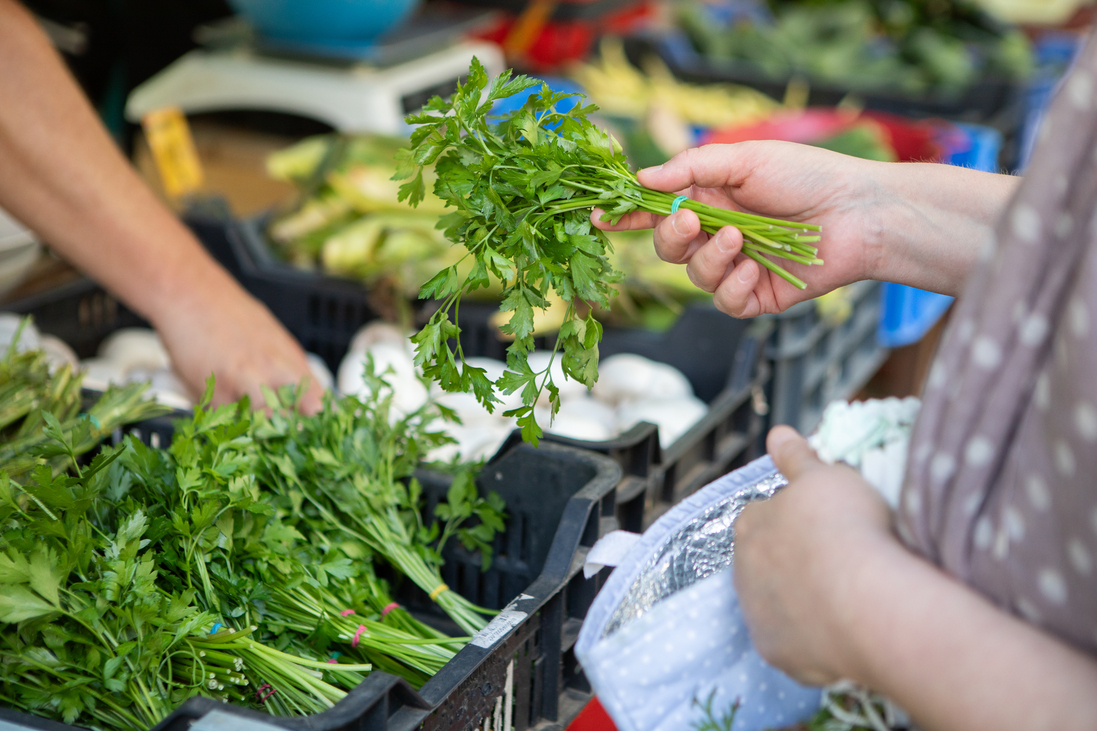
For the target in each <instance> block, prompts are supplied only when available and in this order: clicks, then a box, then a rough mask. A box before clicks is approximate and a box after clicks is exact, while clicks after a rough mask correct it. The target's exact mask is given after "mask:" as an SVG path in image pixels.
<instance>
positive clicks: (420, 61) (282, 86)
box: [126, 13, 505, 135]
mask: <svg viewBox="0 0 1097 731" xmlns="http://www.w3.org/2000/svg"><path fill="white" fill-rule="evenodd" d="M490 17H491V15H490V14H487V15H485V14H483V13H478V14H476V15H474V16H472V17H469V16H468V15H467V14H465V15H462V16H459V17H458V18H450V17H445V16H443V17H441V18H438V17H436V18H420V19H414V20H412V21H411V22H409V23H408V24H407V25H405V26H404V27H403V28H401V29H399V30H397V31H395V32H393V33H391V34H389V35H387V36H385V37H383V38H382V39H380V40H378V41H377V42H374V43H363V44H354V43H340V44H324V45H313V44H300V43H297V44H289V43H273V42H270V41H263V40H261V39H256V38H253V37H248V34H247V33H243V34H242V33H241V32H240V30H239V28H240V26H239V25H231V26H226V27H225V28H223V29H216V28H215V29H212V32H210V33H209V34H208V35H207V39H208V47H206V48H200V49H198V50H195V51H191V52H190V53H188V54H186V55H185V56H183V57H182V58H180V59H179V60H177V61H176V62H175V63H173V64H172V65H171V66H169V67H168V68H166V69H164V70H163V71H161V72H160V73H159V74H157V75H156V76H154V77H152V78H151V79H149V80H148V81H146V82H145V83H143V84H141V85H140V86H138V87H137V88H136V89H134V90H133V92H132V93H131V94H130V97H129V99H128V100H127V103H126V117H127V118H128V119H129V120H130V121H131V122H134V123H139V122H140V121H141V120H142V119H143V118H144V117H145V115H146V114H148V113H149V112H152V111H154V110H156V109H161V108H164V107H169V106H175V107H179V108H180V109H182V111H183V112H184V113H185V114H194V113H201V112H224V111H268V112H281V113H285V114H294V115H297V116H301V117H307V118H310V119H315V120H318V121H320V122H323V123H325V124H328V125H330V126H331V127H333V128H334V129H335V130H337V131H340V132H375V133H380V134H394V135H399V134H406V133H407V130H408V127H407V125H406V124H405V122H404V116H405V115H407V114H409V113H411V112H415V111H417V110H419V109H420V108H421V107H422V106H423V105H424V104H425V103H426V102H427V101H428V100H429V99H430V98H431V97H432V96H434V95H439V96H447V95H449V94H451V93H452V92H453V91H454V90H455V89H456V86H457V82H458V81H459V80H461V79H463V78H464V77H465V76H466V74H467V73H468V68H469V64H470V63H471V61H472V59H473V57H476V58H478V59H479V60H480V62H481V63H482V64H484V67H485V68H486V69H487V71H488V74H489V75H495V74H498V73H500V72H502V71H503V70H504V68H505V62H504V59H503V53H502V50H501V49H500V48H499V47H498V46H497V45H495V44H493V43H487V42H483V41H473V40H464V39H463V36H464V35H465V34H466V33H467V32H468V31H469V30H470V29H471V28H473V27H476V26H478V25H480V24H482V23H483V22H485V18H490ZM226 29H227V30H226Z"/></svg>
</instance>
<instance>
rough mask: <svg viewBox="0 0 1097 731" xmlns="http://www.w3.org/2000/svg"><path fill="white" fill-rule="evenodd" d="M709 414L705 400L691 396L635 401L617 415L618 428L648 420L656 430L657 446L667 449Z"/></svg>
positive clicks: (621, 428) (622, 429) (629, 426)
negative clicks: (656, 427)
mask: <svg viewBox="0 0 1097 731" xmlns="http://www.w3.org/2000/svg"><path fill="white" fill-rule="evenodd" d="M707 413H708V406H707V405H706V404H705V402H704V401H701V400H700V399H698V398H696V397H694V396H679V397H677V398H663V399H648V400H645V401H634V402H632V403H629V404H626V405H625V406H623V407H622V408H621V409H620V410H619V411H618V413H617V427H618V429H619V430H620V431H625V430H627V429H629V428H631V427H632V426H633V425H635V424H636V423H637V422H641V421H648V422H651V423H652V424H655V425H656V426H658V427H659V444H660V445H661V446H662V447H664V448H665V447H669V446H670V445H671V444H674V442H676V441H678V439H680V438H681V437H682V435H684V434H685V433H686V432H687V431H689V430H690V428H692V427H693V425H694V424H696V423H697V422H698V421H700V420H701V419H703V418H704V417H705V414H707Z"/></svg>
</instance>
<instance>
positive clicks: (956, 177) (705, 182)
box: [595, 142, 1019, 317]
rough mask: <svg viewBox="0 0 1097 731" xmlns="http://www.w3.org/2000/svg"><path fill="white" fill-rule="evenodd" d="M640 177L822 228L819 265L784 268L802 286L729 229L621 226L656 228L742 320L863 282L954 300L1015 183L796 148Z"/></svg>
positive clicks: (662, 243) (760, 149)
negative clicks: (762, 263) (765, 264)
mask: <svg viewBox="0 0 1097 731" xmlns="http://www.w3.org/2000/svg"><path fill="white" fill-rule="evenodd" d="M638 178H639V180H640V182H641V183H643V184H644V185H646V186H648V187H650V188H654V189H655V190H662V191H671V192H681V193H682V194H683V195H688V196H690V197H691V198H695V199H697V200H700V201H703V202H705V203H709V204H712V205H716V206H723V207H729V208H736V209H740V210H743V211H747V212H749V213H755V214H759V215H764V216H769V217H773V218H779V219H782V220H793V221H802V222H805V223H813V224H818V225H821V226H822V227H823V239H822V242H821V243H820V244H819V252H820V253H819V255H820V257H822V258H823V260H824V261H825V262H826V263H825V264H823V265H822V266H812V267H806V266H803V265H799V264H792V263H782V265H783V266H785V267H786V268H788V269H789V271H791V272H792V273H794V274H796V275H797V276H798V277H800V278H801V279H803V280H804V281H805V282H807V283H808V288H807V289H806V290H804V291H801V290H798V289H796V288H795V287H793V286H792V285H790V284H789V283H788V282H786V281H784V280H783V279H781V278H780V277H778V276H776V275H774V274H772V273H770V272H768V271H764V270H762V269H761V267H759V266H758V264H757V263H756V262H754V261H752V260H750V259H748V258H746V257H745V256H743V255H742V254H741V253H740V249H741V247H742V236H741V235H740V234H739V232H738V231H737V230H736V229H734V228H731V227H728V228H725V229H722V230H721V231H720V233H718V234H717V235H716V236H713V237H710V236H709V235H708V234H705V233H703V232H701V230H700V222H699V221H698V219H697V214H695V213H694V212H692V211H689V210H685V209H683V210H681V211H679V212H678V213H676V214H674V215H672V216H669V217H666V218H660V217H657V216H653V215H652V214H649V213H634V214H631V215H630V216H628V217H626V218H625V219H623V220H622V221H621V222H620V223H619V224H618V225H617V226H616V227H610V226H608V225H607V224H606V223H604V222H601V221H598V218H599V215H600V212H599V211H595V220H596V223H597V224H598V225H599V226H601V227H602V228H607V229H608V228H618V229H620V228H650V227H652V226H654V227H655V243H656V249H657V250H658V252H659V255H660V256H661V257H662V258H664V259H666V260H667V261H670V262H674V263H686V264H687V270H688V272H689V274H690V278H691V279H692V280H693V282H694V283H695V284H697V286H698V287H700V288H702V289H704V290H706V291H708V292H712V293H713V294H714V299H715V302H716V305H717V306H718V307H719V308H720V309H722V310H723V311H725V312H727V313H728V314H731V315H734V316H735V317H754V316H756V315H759V314H764V313H773V312H781V311H783V310H785V309H787V308H788V307H790V306H791V305H793V304H795V303H796V302H800V301H802V300H805V299H809V298H811V297H815V296H818V295H820V294H823V293H825V292H829V291H830V290H832V289H835V288H837V287H840V286H842V285H845V284H850V283H852V282H855V281H858V280H861V279H877V280H881V281H888V282H898V283H900V284H909V285H911V286H914V287H918V288H920V289H928V290H930V291H934V292H941V293H944V294H950V295H956V294H958V293H959V292H960V289H961V288H962V286H963V283H964V281H965V279H966V278H967V275H968V273H969V272H970V271H971V268H972V266H973V264H974V263H975V261H976V259H977V257H978V249H979V246H980V245H981V244H982V243H983V242H984V241H986V240H987V237H988V236H989V235H990V232H991V230H992V227H993V226H994V224H995V222H996V221H997V218H998V215H999V214H1000V213H1001V211H1002V210H1003V209H1004V207H1005V204H1006V202H1007V201H1008V200H1009V198H1010V196H1012V194H1013V191H1014V190H1015V189H1016V186H1017V183H1018V182H1019V179H1018V178H1015V177H1012V176H1009V175H995V174H992V173H982V172H977V171H974V170H968V169H965V168H958V167H953V166H949V165H939V164H929V163H925V164H924V163H883V162H874V161H868V160H860V159H858V158H853V157H849V156H847V155H841V154H839V153H836V152H830V151H827V150H822V149H819V148H816V147H809V146H805V145H797V144H793V143H789V142H743V143H739V144H735V145H707V146H705V147H700V148H696V149H692V150H687V151H686V152H683V153H681V154H680V155H677V156H676V157H674V159H672V160H670V161H669V162H667V163H666V164H664V165H662V166H660V167H657V168H647V169H645V170H641V171H640V173H639V174H638Z"/></svg>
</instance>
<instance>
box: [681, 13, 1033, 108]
mask: <svg viewBox="0 0 1097 731" xmlns="http://www.w3.org/2000/svg"><path fill="white" fill-rule="evenodd" d="M768 5H769V6H770V10H771V11H772V16H773V17H772V18H771V19H767V20H770V21H771V22H764V21H763V20H762V19H760V18H759V17H758V16H757V15H756V16H755V17H754V18H752V20H750V21H743V20H740V21H739V22H733V23H726V22H722V21H721V20H720V19H719V18H717V17H716V14H714V13H713V12H711V11H710V9H709V8H708V7H706V5H705V4H704V3H701V2H690V3H686V4H684V5H683V6H682V7H681V9H680V10H679V14H678V15H679V18H678V20H679V23H680V25H681V26H682V28H683V30H685V31H686V33H687V35H688V36H689V37H690V40H691V41H692V42H693V45H694V46H695V47H696V48H697V50H698V51H699V52H700V53H702V54H703V55H705V56H707V57H709V58H712V59H715V60H717V61H733V62H735V63H736V64H739V65H740V66H741V67H745V68H747V69H748V70H752V71H754V72H756V73H757V72H760V73H761V74H762V75H764V76H768V77H770V78H772V79H774V80H785V79H788V78H789V77H790V76H792V75H794V74H795V75H807V76H808V77H809V79H811V80H812V81H816V82H823V83H831V84H841V85H843V86H845V87H847V88H850V89H852V90H855V91H884V92H890V93H894V92H895V91H899V92H905V93H907V94H909V95H924V94H926V93H928V92H941V93H944V94H948V95H952V96H956V95H958V94H959V93H960V92H961V91H962V90H963V89H965V88H966V87H968V86H970V85H971V84H972V83H974V82H976V81H978V80H979V79H980V78H982V77H990V78H997V79H1002V78H1004V79H1024V78H1025V77H1027V76H1028V75H1029V74H1030V73H1031V72H1032V69H1033V66H1034V62H1033V54H1032V48H1031V44H1030V43H1029V41H1028V39H1027V38H1026V37H1025V35H1024V33H1022V32H1021V31H1020V30H1017V29H1010V28H1007V27H1005V26H1003V25H1001V24H999V23H997V22H995V21H994V20H993V19H992V18H990V16H988V15H987V14H986V13H985V12H983V11H982V10H981V9H980V8H979V7H978V5H977V4H976V3H974V2H971V1H970V0H934V1H933V2H925V0H770V2H769V3H768Z"/></svg>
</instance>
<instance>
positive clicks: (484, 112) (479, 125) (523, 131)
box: [395, 59, 822, 444]
mask: <svg viewBox="0 0 1097 731" xmlns="http://www.w3.org/2000/svg"><path fill="white" fill-rule="evenodd" d="M540 84H541V82H540V81H538V80H535V79H531V78H528V77H525V76H517V77H512V76H511V73H510V72H509V71H508V72H506V73H504V74H501V75H500V76H498V77H497V78H496V79H494V80H493V81H492V82H491V84H490V86H489V84H488V77H487V73H486V72H485V70H484V67H483V66H482V65H481V64H480V62H479V61H477V60H476V59H473V62H472V66H471V67H470V68H469V74H468V79H467V81H466V82H465V83H463V84H460V85H459V86H458V89H457V91H456V92H455V93H454V94H453V96H452V97H451V98H450V99H449V100H444V99H442V98H440V97H434V98H433V99H431V101H430V102H429V103H428V104H427V105H426V106H425V107H424V108H423V111H422V112H420V113H418V114H413V115H411V116H409V117H408V123H409V124H412V125H416V129H415V131H414V132H413V133H412V135H411V147H410V148H409V149H405V150H401V151H400V153H398V155H397V164H398V168H397V174H396V176H395V177H396V178H397V179H404V180H407V182H406V183H404V184H403V185H402V186H401V188H400V199H401V200H407V201H408V202H409V203H411V204H412V205H417V204H418V203H419V202H420V201H421V200H423V196H424V194H425V192H426V185H425V183H424V180H423V167H424V166H428V165H434V169H435V171H436V173H437V180H436V182H435V184H434V192H435V194H436V195H437V196H438V197H439V198H441V199H442V200H444V201H445V202H446V203H447V205H449V206H452V207H453V208H454V209H455V210H454V211H453V212H452V213H449V214H447V215H446V216H444V217H443V218H442V220H441V222H440V223H439V228H444V229H445V232H446V236H447V237H448V238H449V239H450V240H451V241H454V242H456V243H460V244H463V245H464V246H465V248H467V249H468V251H469V254H468V255H469V256H472V257H473V259H474V266H473V268H472V270H471V272H470V273H469V274H468V276H467V277H465V278H464V280H462V278H461V276H460V275H459V274H458V270H457V267H456V266H451V267H449V268H447V269H444V270H443V271H441V272H439V273H438V274H437V275H436V276H435V277H434V278H432V279H431V280H430V281H429V282H427V283H426V284H425V285H424V286H423V288H422V291H421V292H420V295H419V296H420V297H423V298H431V297H433V298H436V299H438V300H440V301H441V306H440V307H439V309H438V310H437V311H436V312H435V313H434V315H433V316H432V317H431V319H430V321H429V322H428V323H427V325H426V326H425V327H424V328H423V329H422V330H421V331H420V332H419V333H418V335H416V336H415V338H414V340H415V343H416V348H417V354H416V362H417V363H418V364H419V365H420V366H422V367H423V370H424V372H425V374H426V375H427V376H428V377H430V378H432V379H433V380H435V381H437V382H438V383H439V384H441V386H442V388H443V389H445V390H447V391H471V392H472V393H474V394H475V395H476V397H477V398H478V399H479V400H480V401H481V403H483V404H484V406H485V407H487V408H488V409H492V408H493V405H494V404H495V403H499V399H498V398H497V397H496V395H495V389H496V388H498V389H500V390H501V391H503V392H504V393H515V392H517V391H521V394H522V401H523V405H522V406H521V407H520V408H517V409H514V410H512V411H508V412H506V414H505V415H507V416H517V417H518V424H519V426H521V427H522V436H523V438H524V439H525V440H526V441H529V442H532V443H534V444H536V443H537V440H538V438H539V437H540V436H541V429H540V427H539V426H538V425H537V422H536V420H535V419H534V413H533V408H534V404H535V403H536V402H537V399H538V396H539V395H540V394H541V392H542V391H543V390H545V389H547V390H548V392H549V398H550V402H551V406H552V413H553V414H555V413H556V410H557V409H558V408H559V404H560V399H559V392H558V389H557V387H556V385H555V384H554V383H553V382H552V378H551V377H550V375H549V374H550V369H549V368H548V367H546V368H545V370H544V371H541V372H535V371H534V370H533V369H532V368H531V367H530V366H529V363H528V362H527V360H526V356H527V354H528V353H529V352H530V351H531V350H532V349H533V310H534V308H535V307H539V308H545V307H547V306H548V299H547V298H548V295H549V294H550V290H555V292H556V293H557V294H558V295H559V296H560V297H561V298H562V299H563V300H564V301H565V302H568V303H569V308H568V312H567V314H566V315H565V319H564V324H563V326H562V327H561V328H560V332H559V335H558V337H557V341H556V350H555V352H554V356H555V354H557V353H558V354H560V355H561V365H562V367H563V372H564V374H565V376H566V377H568V378H574V379H575V380H577V381H579V382H581V383H583V384H585V385H586V386H587V387H588V388H589V387H590V386H592V385H593V384H594V382H595V381H596V380H597V378H598V342H599V341H600V340H601V337H602V327H601V325H600V324H599V323H598V321H597V320H595V319H594V317H593V316H592V314H591V307H590V306H591V305H597V306H600V307H605V306H608V304H609V300H610V298H611V297H612V296H613V293H614V289H613V287H612V286H611V284H612V283H613V282H614V281H616V280H617V278H618V273H617V272H616V271H614V269H613V267H612V266H610V264H609V262H608V260H607V259H606V250H607V248H608V247H609V242H608V241H607V239H606V237H605V235H604V234H603V233H602V232H601V231H599V230H598V229H596V228H594V227H593V226H592V225H591V222H590V210H591V209H592V208H594V207H596V206H597V207H600V208H603V209H605V211H606V213H607V216H608V217H609V219H610V220H617V219H619V218H620V217H621V216H623V215H625V214H626V213H629V212H630V211H635V210H643V211H649V212H651V213H656V214H659V215H664V216H665V215H669V214H670V213H671V212H672V210H676V209H677V208H678V207H679V206H680V207H683V208H688V209H690V210H691V211H694V212H696V213H697V216H698V217H699V218H700V220H701V227H702V228H703V229H704V230H705V231H708V232H709V233H715V232H716V231H718V230H719V229H721V228H723V227H724V226H736V227H737V228H739V229H740V230H741V231H742V232H743V238H744V244H743V254H744V255H745V256H748V257H750V258H751V259H754V260H755V261H756V262H758V264H759V265H761V266H763V267H765V268H767V269H769V270H770V271H773V272H775V273H776V274H778V275H779V276H781V277H783V278H784V279H786V280H788V281H789V282H791V283H792V284H794V285H796V286H797V287H800V288H803V287H804V286H805V285H804V283H803V282H802V281H801V280H800V279H798V278H796V277H795V276H793V275H792V274H789V273H788V272H786V271H785V270H784V269H783V268H781V267H780V266H779V265H777V264H775V263H774V262H772V261H770V259H769V258H767V257H777V258H781V259H787V260H790V261H795V262H798V263H800V264H821V263H822V260H820V259H819V258H818V257H817V254H818V251H817V250H816V248H815V246H813V244H814V243H816V242H818V240H819V236H818V231H819V228H818V227H817V226H811V225H808V224H800V223H790V222H787V221H778V220H773V219H768V218H762V217H760V216H754V215H750V214H746V213H740V212H738V211H730V210H726V209H722V208H715V207H713V206H708V205H705V204H703V203H698V202H697V201H692V200H686V199H684V198H681V197H679V196H675V195H673V194H671V193H662V192H659V191H655V190H651V189H649V188H645V187H643V186H642V185H640V184H639V183H638V182H637V180H636V176H635V175H634V174H633V173H632V171H631V170H630V169H629V167H628V161H627V159H626V158H625V155H624V153H623V152H622V150H621V147H620V145H618V144H617V142H616V140H614V139H613V138H612V137H611V136H610V135H608V134H606V133H605V132H604V131H602V130H601V129H599V128H598V127H597V126H595V125H594V124H593V123H592V122H590V121H589V120H588V119H587V115H588V114H590V113H591V112H593V111H595V110H596V109H597V107H595V106H593V105H590V104H582V103H580V104H578V105H576V106H575V107H574V108H572V109H571V110H570V111H567V112H560V111H557V110H556V109H555V107H556V105H557V103H558V102H560V101H561V100H563V99H565V98H567V97H568V96H572V95H569V94H562V93H558V92H555V91H553V90H552V89H550V88H549V87H548V86H547V85H541V89H540V90H539V91H537V92H535V93H533V94H530V95H529V97H528V98H527V100H526V102H525V103H524V104H523V105H522V107H521V108H519V109H518V110H517V111H514V112H512V113H510V114H507V115H504V116H501V117H499V116H493V115H492V114H491V110H492V107H493V105H494V104H495V102H496V101H498V100H499V99H504V98H507V97H510V96H514V95H515V94H519V93H521V92H524V91H527V90H530V89H532V88H534V87H536V86H538V85H540ZM492 276H494V277H497V278H499V279H500V280H502V281H503V283H504V288H503V303H502V309H503V310H504V311H508V312H511V313H512V315H511V319H510V321H509V322H508V323H507V324H506V325H504V326H503V328H502V330H503V332H504V333H505V334H507V335H509V336H512V337H513V338H514V342H513V343H512V344H511V345H510V346H509V347H508V348H507V371H506V372H505V373H504V374H503V375H502V376H501V377H500V378H499V379H498V381H496V382H495V383H494V384H493V383H492V381H491V380H490V379H489V378H488V377H487V374H486V372H485V371H484V370H483V369H481V368H475V367H473V366H470V365H468V364H467V363H465V362H464V353H463V351H462V349H461V345H460V342H459V341H457V342H456V346H452V345H451V344H450V340H451V339H454V338H456V337H457V335H458V333H459V332H460V330H459V328H458V326H457V324H456V320H457V319H458V315H459V310H460V301H461V296H462V295H463V294H464V293H466V292H471V291H474V290H476V289H478V288H480V287H487V286H488V284H489V281H490V278H491V277H492ZM451 311H452V313H453V319H452V320H451V319H450V313H451ZM458 361H460V363H458Z"/></svg>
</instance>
